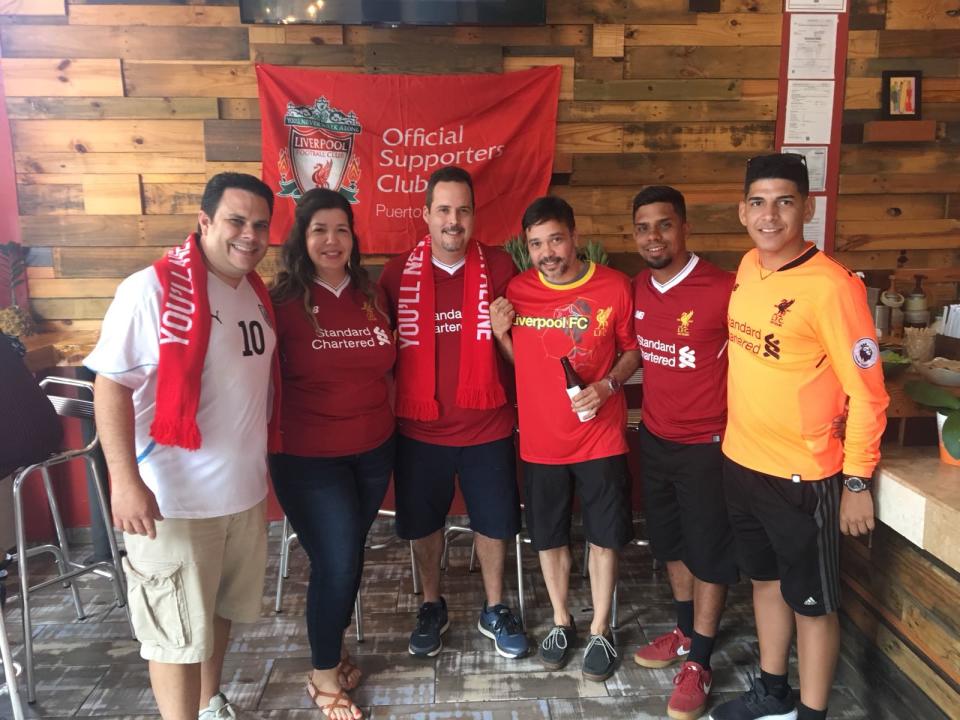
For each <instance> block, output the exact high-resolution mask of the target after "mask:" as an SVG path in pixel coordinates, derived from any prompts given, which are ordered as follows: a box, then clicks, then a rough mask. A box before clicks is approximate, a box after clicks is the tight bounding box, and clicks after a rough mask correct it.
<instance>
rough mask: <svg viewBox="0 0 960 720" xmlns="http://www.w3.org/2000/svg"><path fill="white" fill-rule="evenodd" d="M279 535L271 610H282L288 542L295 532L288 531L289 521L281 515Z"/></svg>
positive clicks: (286, 574)
mask: <svg viewBox="0 0 960 720" xmlns="http://www.w3.org/2000/svg"><path fill="white" fill-rule="evenodd" d="M281 533H282V534H281V537H280V570H279V571H278V572H277V596H276V598H275V599H274V601H273V611H274V612H275V613H280V612H283V581H284V580H285V579H286V578H287V577H289V576H290V570H289V566H290V543H291V542H292V541H293V538H295V537H296V534H291V532H290V521H289V520H288V519H287V516H286V515H284V516H283V528H282V530H281Z"/></svg>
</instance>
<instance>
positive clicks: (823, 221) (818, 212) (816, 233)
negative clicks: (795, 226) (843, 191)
mask: <svg viewBox="0 0 960 720" xmlns="http://www.w3.org/2000/svg"><path fill="white" fill-rule="evenodd" d="M813 201H814V202H815V203H816V209H815V210H814V211H813V217H812V218H810V222H808V223H804V224H803V239H804V240H806V241H807V242H812V243H816V245H817V247H818V248H819V249H821V250H823V244H824V238H825V237H826V229H827V196H826V195H817V196H815V197H814V198H813Z"/></svg>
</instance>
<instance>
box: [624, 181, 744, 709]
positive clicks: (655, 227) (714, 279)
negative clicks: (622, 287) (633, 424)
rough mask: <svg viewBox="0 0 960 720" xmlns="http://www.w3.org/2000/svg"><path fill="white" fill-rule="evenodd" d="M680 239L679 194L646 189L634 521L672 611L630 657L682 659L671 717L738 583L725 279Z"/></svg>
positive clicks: (700, 680)
mask: <svg viewBox="0 0 960 720" xmlns="http://www.w3.org/2000/svg"><path fill="white" fill-rule="evenodd" d="M689 231H690V227H689V225H688V224H687V209H686V203H685V202H684V198H683V195H682V194H681V193H680V192H679V191H677V190H675V189H674V188H672V187H666V186H651V187H647V188H644V189H643V190H642V191H640V193H638V194H637V196H636V197H635V198H634V200H633V238H634V240H635V241H636V243H637V251H638V252H639V253H640V257H642V258H643V259H644V261H646V263H647V269H646V270H644V271H643V272H641V273H640V274H639V275H637V277H636V280H635V281H634V318H635V319H634V327H635V329H636V333H637V342H639V343H640V350H641V352H642V353H643V425H642V426H641V428H640V452H641V460H642V468H643V493H644V514H645V515H646V519H647V533H648V536H649V539H650V547H651V549H652V550H653V554H654V556H655V557H656V558H657V559H659V560H661V561H663V562H665V563H666V566H667V574H668V576H669V578H670V587H671V589H672V590H673V598H674V606H675V608H676V613H677V626H676V627H675V628H674V629H673V630H672V631H670V632H669V633H666V634H665V635H661V636H660V637H657V638H655V639H654V640H653V641H652V642H651V643H650V644H649V645H646V646H644V647H642V648H640V649H639V650H638V651H637V653H636V655H635V656H634V660H636V662H637V664H638V665H642V666H643V667H649V668H662V667H667V666H668V665H672V664H674V663H676V662H682V665H681V668H680V672H678V673H677V676H676V678H675V679H674V683H675V688H674V691H673V694H672V696H671V697H670V701H669V703H668V704H667V714H668V715H669V716H670V717H672V718H678V719H679V720H692V719H693V718H698V717H700V716H701V715H702V714H703V711H704V710H705V709H706V705H707V696H708V695H709V693H710V684H711V681H712V673H711V669H710V655H711V653H712V651H713V643H714V638H715V637H716V634H717V626H718V624H719V622H720V614H721V613H722V611H723V605H724V601H725V599H726V595H727V585H728V584H729V583H735V582H736V581H737V567H736V560H735V557H734V553H733V536H732V534H731V531H730V523H729V520H728V518H727V510H726V503H725V501H724V497H723V480H722V461H723V456H722V454H721V452H720V440H721V438H722V436H723V431H724V426H725V425H726V422H727V303H728V302H729V300H730V291H731V289H732V288H733V275H732V274H730V273H728V272H725V271H723V270H721V269H720V268H718V267H716V266H715V265H712V264H711V263H709V262H707V261H706V260H704V259H703V258H700V257H698V256H697V255H696V254H694V253H692V252H688V251H687V246H686V242H687V235H688V233H689Z"/></svg>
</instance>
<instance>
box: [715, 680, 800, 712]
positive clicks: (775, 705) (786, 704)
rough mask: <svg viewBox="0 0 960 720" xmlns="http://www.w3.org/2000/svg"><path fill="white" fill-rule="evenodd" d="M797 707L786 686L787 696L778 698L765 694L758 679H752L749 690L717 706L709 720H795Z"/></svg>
mask: <svg viewBox="0 0 960 720" xmlns="http://www.w3.org/2000/svg"><path fill="white" fill-rule="evenodd" d="M796 719H797V705H796V703H795V702H794V701H793V691H792V690H791V689H790V687H789V686H787V695H786V697H784V698H778V697H775V696H774V695H771V694H770V693H769V692H767V686H766V685H764V684H763V681H762V680H761V679H760V678H754V680H753V682H752V684H751V685H750V689H749V690H747V691H746V692H745V693H744V694H743V695H741V696H740V697H738V698H736V699H734V700H729V701H728V702H725V703H723V704H722V705H717V707H715V708H714V709H713V710H712V711H711V713H710V720H796Z"/></svg>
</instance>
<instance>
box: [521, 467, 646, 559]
mask: <svg viewBox="0 0 960 720" xmlns="http://www.w3.org/2000/svg"><path fill="white" fill-rule="evenodd" d="M523 477H524V483H523V487H524V493H525V497H526V501H527V504H526V516H527V531H528V532H529V533H530V543H531V544H532V545H533V549H534V550H550V549H552V548H558V547H564V546H566V545H569V544H570V516H571V512H572V510H573V493H574V491H576V493H577V497H578V498H579V499H580V510H581V513H582V515H583V532H584V534H585V535H586V537H587V540H588V541H589V542H590V543H591V544H593V545H596V546H597V547H603V548H612V549H615V550H619V549H620V548H622V547H623V546H624V545H626V544H627V543H628V542H630V541H631V540H632V539H633V512H632V510H631V505H630V473H629V472H628V470H627V459H626V456H624V455H614V456H613V457H607V458H600V459H599V460H586V461H584V462H579V463H571V464H569V465H542V464H540V463H530V462H524V463H523Z"/></svg>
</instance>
